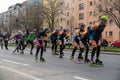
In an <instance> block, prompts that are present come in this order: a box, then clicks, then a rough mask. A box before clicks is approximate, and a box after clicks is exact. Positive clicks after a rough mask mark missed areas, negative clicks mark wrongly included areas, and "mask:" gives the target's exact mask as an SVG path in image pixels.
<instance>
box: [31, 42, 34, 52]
mask: <svg viewBox="0 0 120 80" xmlns="http://www.w3.org/2000/svg"><path fill="white" fill-rule="evenodd" d="M30 44H31V50H30V54H33V53H32V50H33V48H34V42H30Z"/></svg>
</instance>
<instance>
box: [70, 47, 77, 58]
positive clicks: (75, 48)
mask: <svg viewBox="0 0 120 80" xmlns="http://www.w3.org/2000/svg"><path fill="white" fill-rule="evenodd" d="M76 50H77V47H74V49H73V51H72V55H71V57H74V55H75V52H76Z"/></svg>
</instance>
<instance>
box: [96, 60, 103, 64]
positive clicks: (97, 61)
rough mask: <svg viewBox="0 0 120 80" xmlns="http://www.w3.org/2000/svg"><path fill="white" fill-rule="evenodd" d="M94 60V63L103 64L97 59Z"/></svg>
mask: <svg viewBox="0 0 120 80" xmlns="http://www.w3.org/2000/svg"><path fill="white" fill-rule="evenodd" d="M95 62H96V64H103V62H102V61H100V60H99V59H96V60H95Z"/></svg>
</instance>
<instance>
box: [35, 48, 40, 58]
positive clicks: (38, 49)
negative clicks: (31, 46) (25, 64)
mask: <svg viewBox="0 0 120 80" xmlns="http://www.w3.org/2000/svg"><path fill="white" fill-rule="evenodd" d="M39 51H40V46H37V49H36V55H35V57H36V60H37V59H38V53H39Z"/></svg>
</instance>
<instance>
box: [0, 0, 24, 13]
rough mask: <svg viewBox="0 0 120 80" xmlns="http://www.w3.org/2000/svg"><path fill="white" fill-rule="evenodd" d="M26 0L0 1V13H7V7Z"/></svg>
mask: <svg viewBox="0 0 120 80" xmlns="http://www.w3.org/2000/svg"><path fill="white" fill-rule="evenodd" d="M24 1H26V0H1V1H0V13H2V12H5V11H7V9H8V7H9V6H11V5H14V4H16V3H22V2H24Z"/></svg>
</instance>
